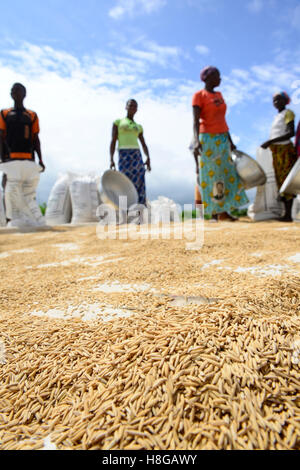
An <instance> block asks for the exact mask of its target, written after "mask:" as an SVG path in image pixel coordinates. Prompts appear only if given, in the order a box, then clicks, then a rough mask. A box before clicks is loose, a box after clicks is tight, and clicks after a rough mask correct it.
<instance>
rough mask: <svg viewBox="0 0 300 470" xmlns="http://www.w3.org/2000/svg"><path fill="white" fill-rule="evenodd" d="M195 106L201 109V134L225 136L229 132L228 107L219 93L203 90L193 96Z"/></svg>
mask: <svg viewBox="0 0 300 470" xmlns="http://www.w3.org/2000/svg"><path fill="white" fill-rule="evenodd" d="M193 106H199V108H200V109H201V117H200V130H199V132H200V134H202V133H204V134H223V133H224V132H228V131H229V127H228V125H227V123H226V119H225V115H226V110H227V105H226V103H225V101H224V99H223V96H222V93H220V92H219V91H217V92H215V93H211V92H209V91H207V90H201V91H198V92H197V93H195V94H194V96H193Z"/></svg>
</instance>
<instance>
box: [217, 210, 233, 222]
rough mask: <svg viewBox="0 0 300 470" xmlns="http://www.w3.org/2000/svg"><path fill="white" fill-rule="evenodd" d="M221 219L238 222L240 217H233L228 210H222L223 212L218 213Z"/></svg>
mask: <svg viewBox="0 0 300 470" xmlns="http://www.w3.org/2000/svg"><path fill="white" fill-rule="evenodd" d="M218 220H219V221H221V222H222V221H228V222H236V221H237V220H238V219H237V218H236V217H233V216H232V215H230V214H228V212H222V214H219V215H218Z"/></svg>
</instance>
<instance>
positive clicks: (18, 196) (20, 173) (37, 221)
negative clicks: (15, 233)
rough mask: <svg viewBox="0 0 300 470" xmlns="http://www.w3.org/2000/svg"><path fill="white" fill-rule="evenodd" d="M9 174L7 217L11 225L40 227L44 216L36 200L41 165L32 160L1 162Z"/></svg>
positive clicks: (6, 192)
mask: <svg viewBox="0 0 300 470" xmlns="http://www.w3.org/2000/svg"><path fill="white" fill-rule="evenodd" d="M1 170H2V171H3V172H4V173H5V174H6V175H7V183H6V187H5V208H6V217H7V218H8V219H10V222H9V226H11V227H18V228H21V227H26V226H32V227H40V226H43V225H45V220H44V217H43V215H42V213H41V210H40V208H39V206H38V204H37V201H36V189H37V186H38V184H39V180H40V170H41V168H40V167H39V165H36V164H35V163H34V162H32V161H12V162H5V163H1Z"/></svg>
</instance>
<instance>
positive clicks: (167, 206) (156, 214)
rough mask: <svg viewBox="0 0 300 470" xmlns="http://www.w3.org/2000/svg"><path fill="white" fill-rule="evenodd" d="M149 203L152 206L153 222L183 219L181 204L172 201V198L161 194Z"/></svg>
mask: <svg viewBox="0 0 300 470" xmlns="http://www.w3.org/2000/svg"><path fill="white" fill-rule="evenodd" d="M148 205H149V206H150V215H151V223H152V224H158V223H160V222H163V223H170V222H180V221H181V209H180V206H179V205H178V204H176V203H175V202H174V201H172V199H168V198H167V197H164V196H159V197H158V199H157V200H155V201H151V202H150V203H148Z"/></svg>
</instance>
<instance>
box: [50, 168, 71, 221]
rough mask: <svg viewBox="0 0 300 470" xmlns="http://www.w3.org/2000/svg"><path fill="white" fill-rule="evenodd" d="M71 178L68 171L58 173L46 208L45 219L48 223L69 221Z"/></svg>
mask: <svg viewBox="0 0 300 470" xmlns="http://www.w3.org/2000/svg"><path fill="white" fill-rule="evenodd" d="M71 179H72V175H71V174H69V173H67V174H59V176H58V179H57V181H56V183H55V184H54V186H53V188H52V189H51V192H50V195H49V199H48V203H47V209H46V221H47V224H48V225H63V224H69V223H70V222H71V218H72V203H71V195H70V181H71Z"/></svg>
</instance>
